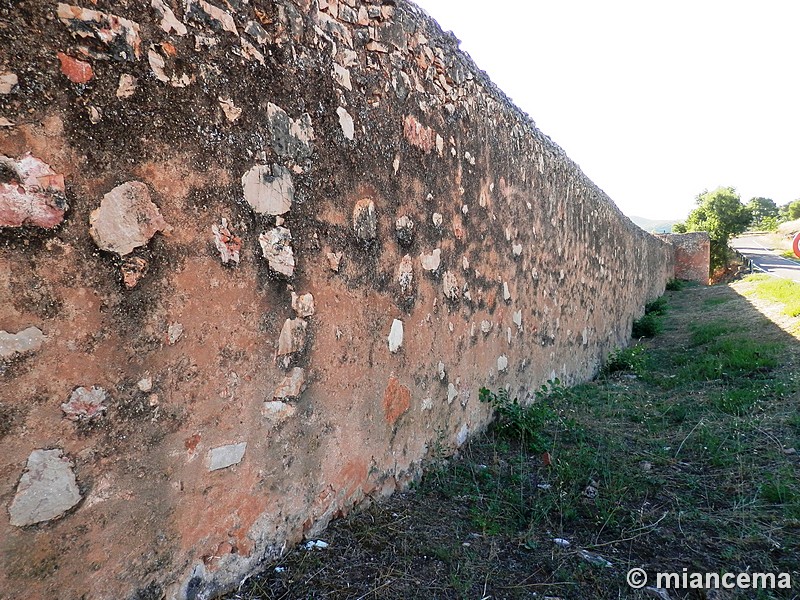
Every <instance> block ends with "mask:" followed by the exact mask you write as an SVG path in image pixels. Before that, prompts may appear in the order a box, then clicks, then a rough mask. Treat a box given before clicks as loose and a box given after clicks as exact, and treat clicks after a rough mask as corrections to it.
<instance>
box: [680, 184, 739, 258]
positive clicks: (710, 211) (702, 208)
mask: <svg viewBox="0 0 800 600" xmlns="http://www.w3.org/2000/svg"><path fill="white" fill-rule="evenodd" d="M752 218H753V215H752V213H751V212H750V211H749V210H748V208H747V207H746V206H745V205H744V204H742V201H741V198H740V197H739V194H737V193H736V189H735V188H732V187H719V188H717V189H715V190H714V191H713V192H709V191H705V192H703V193H702V194H700V195H699V196H697V208H695V209H694V210H693V211H692V212H691V213H689V217H688V218H687V219H686V221H685V222H683V223H678V224H677V225H676V226H674V227H673V229H672V230H673V231H675V232H677V233H685V232H687V231H707V232H708V236H709V237H710V238H711V271H712V272H713V271H714V270H715V269H717V268H719V267H723V266H725V264H726V263H727V261H728V240H729V239H730V238H731V237H732V236H734V235H736V234H737V233H742V232H743V231H744V230H745V229H747V226H748V225H749V224H750V221H751V219H752Z"/></svg>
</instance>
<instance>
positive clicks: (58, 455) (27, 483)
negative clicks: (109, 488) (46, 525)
mask: <svg viewBox="0 0 800 600" xmlns="http://www.w3.org/2000/svg"><path fill="white" fill-rule="evenodd" d="M80 500H81V493H80V490H79V489H78V485H77V482H76V481H75V473H74V472H73V471H72V463H71V462H70V460H69V459H68V458H66V457H65V456H64V455H63V453H62V451H61V450H59V449H54V450H34V451H33V452H31V454H30V456H29V457H28V463H27V464H26V466H25V472H24V473H23V474H22V477H21V478H20V480H19V484H18V485H17V492H16V494H14V499H13V500H12V501H11V505H10V506H9V507H8V514H9V517H10V519H9V522H10V523H11V524H12V525H14V526H15V527H25V526H27V525H35V524H36V523H41V522H42V521H50V520H52V519H57V518H58V517H60V516H62V515H63V514H64V513H65V512H67V511H68V510H69V509H71V508H72V507H73V506H75V505H76V504H77V503H78V502H80Z"/></svg>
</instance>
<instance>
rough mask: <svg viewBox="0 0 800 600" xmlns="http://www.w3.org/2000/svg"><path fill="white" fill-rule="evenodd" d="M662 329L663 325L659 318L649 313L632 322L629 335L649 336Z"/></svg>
mask: <svg viewBox="0 0 800 600" xmlns="http://www.w3.org/2000/svg"><path fill="white" fill-rule="evenodd" d="M663 329H664V326H663V325H662V324H661V320H660V319H659V318H658V317H657V316H656V315H655V314H654V313H649V314H645V315H644V316H642V318H641V319H637V320H635V321H634V322H633V326H632V328H631V336H632V337H634V338H636V339H639V338H643V337H647V338H651V337H655V336H657V335H658V334H659V333H661V331H662V330H663Z"/></svg>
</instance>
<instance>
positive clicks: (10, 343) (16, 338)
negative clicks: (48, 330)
mask: <svg viewBox="0 0 800 600" xmlns="http://www.w3.org/2000/svg"><path fill="white" fill-rule="evenodd" d="M42 342H44V334H43V333H42V332H41V330H40V329H39V328H38V327H28V328H26V329H23V330H22V331H20V332H19V333H8V332H7V331H0V360H5V359H9V358H12V357H14V356H16V355H17V354H25V353H28V352H36V351H37V350H38V349H39V348H41V347H42Z"/></svg>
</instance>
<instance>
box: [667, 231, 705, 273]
mask: <svg viewBox="0 0 800 600" xmlns="http://www.w3.org/2000/svg"><path fill="white" fill-rule="evenodd" d="M658 237H659V238H661V239H662V240H664V241H665V242H667V243H669V244H671V245H672V246H673V247H674V260H675V277H676V278H677V279H686V280H687V281H696V282H698V283H702V284H703V285H708V281H709V272H710V269H711V239H710V238H709V237H708V233H706V232H705V231H694V232H691V233H663V234H659V235H658Z"/></svg>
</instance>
